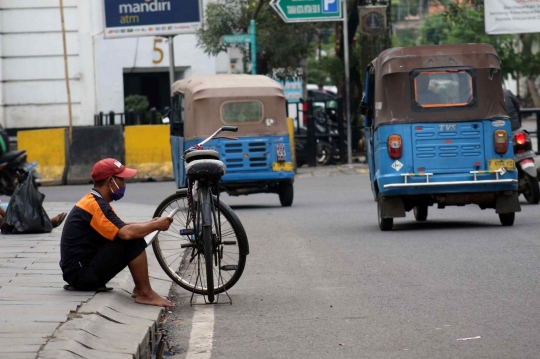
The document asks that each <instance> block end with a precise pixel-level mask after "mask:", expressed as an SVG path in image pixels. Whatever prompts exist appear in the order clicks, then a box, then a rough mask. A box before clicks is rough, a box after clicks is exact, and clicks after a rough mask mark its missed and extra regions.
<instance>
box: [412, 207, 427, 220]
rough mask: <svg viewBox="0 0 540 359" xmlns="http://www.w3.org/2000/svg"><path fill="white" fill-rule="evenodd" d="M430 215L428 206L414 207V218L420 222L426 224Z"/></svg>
mask: <svg viewBox="0 0 540 359" xmlns="http://www.w3.org/2000/svg"><path fill="white" fill-rule="evenodd" d="M427 215H428V206H425V205H422V206H416V207H414V218H415V219H416V220H417V221H418V222H424V221H425V220H426V219H427Z"/></svg>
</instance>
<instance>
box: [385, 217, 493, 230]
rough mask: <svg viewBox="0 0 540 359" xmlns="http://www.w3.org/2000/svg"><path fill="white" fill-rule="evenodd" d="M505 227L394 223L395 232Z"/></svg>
mask: <svg viewBox="0 0 540 359" xmlns="http://www.w3.org/2000/svg"><path fill="white" fill-rule="evenodd" d="M493 227H501V228H502V227H503V226H502V225H500V224H493V223H486V222H463V221H452V222H450V221H448V222H447V221H429V220H428V221H426V222H408V223H394V227H393V231H418V230H434V229H435V230H441V229H456V230H461V229H464V228H493Z"/></svg>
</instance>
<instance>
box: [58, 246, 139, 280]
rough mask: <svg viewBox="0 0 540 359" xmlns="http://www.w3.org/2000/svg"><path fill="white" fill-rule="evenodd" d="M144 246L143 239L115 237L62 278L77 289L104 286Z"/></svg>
mask: <svg viewBox="0 0 540 359" xmlns="http://www.w3.org/2000/svg"><path fill="white" fill-rule="evenodd" d="M145 248H146V242H145V240H144V239H135V240H130V241H123V240H121V239H118V238H117V239H115V240H114V241H110V242H107V243H106V244H105V245H104V246H103V247H101V248H100V249H99V251H98V252H97V253H96V255H95V256H94V257H93V258H92V259H91V260H90V261H89V262H88V263H87V264H86V265H84V266H83V267H82V268H80V269H79V270H77V271H76V272H74V273H70V275H69V276H64V280H65V281H66V282H68V283H69V285H71V286H73V287H75V288H77V289H79V290H94V289H96V288H99V287H104V286H105V284H106V283H107V282H108V281H110V280H111V279H113V278H114V276H116V275H117V274H118V273H120V272H121V271H122V270H123V269H124V268H126V267H127V265H128V264H129V263H130V262H131V261H132V260H134V259H135V258H137V257H138V256H139V255H140V254H141V253H142V252H143V251H144V250H145ZM66 277H67V278H66Z"/></svg>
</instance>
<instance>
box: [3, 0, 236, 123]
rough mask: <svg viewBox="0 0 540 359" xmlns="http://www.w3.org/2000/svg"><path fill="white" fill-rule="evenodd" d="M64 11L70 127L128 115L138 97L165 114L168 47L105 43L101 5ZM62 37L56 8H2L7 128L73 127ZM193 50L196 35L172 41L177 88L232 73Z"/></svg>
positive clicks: (71, 4) (71, 1)
mask: <svg viewBox="0 0 540 359" xmlns="http://www.w3.org/2000/svg"><path fill="white" fill-rule="evenodd" d="M63 3H64V17H65V29H66V43H67V54H68V56H67V58H68V67H69V84H70V89H71V101H72V113H73V125H74V126H85V125H92V124H93V123H94V115H95V114H97V113H99V112H105V113H108V112H109V111H114V112H116V113H122V112H124V98H125V97H126V96H128V95H133V94H139V95H145V96H147V97H148V98H149V102H150V107H155V108H156V109H157V110H158V111H161V110H163V108H164V107H165V106H166V105H167V104H168V97H169V95H170V90H169V89H170V84H169V46H168V43H167V41H168V39H167V38H163V37H154V36H146V37H133V38H121V39H105V38H104V35H103V34H104V33H103V31H104V16H103V0H64V1H63ZM203 5H206V4H203ZM203 8H204V7H203ZM61 29H62V27H61V13H60V7H59V0H24V1H21V0H0V124H1V125H2V126H3V127H4V128H7V129H19V128H40V127H63V126H68V125H69V116H68V97H67V87H66V80H65V70H64V69H65V67H64V51H63V41H62V31H61ZM196 44H197V39H196V36H195V35H194V34H186V35H177V36H176V37H175V38H174V57H175V80H178V79H182V78H185V77H189V76H193V75H202V74H215V73H229V72H231V61H230V59H229V55H228V54H226V53H223V54H220V55H219V56H217V57H211V56H208V55H206V54H205V53H204V52H203V50H202V49H200V48H198V47H197V45H196ZM233 66H234V65H233Z"/></svg>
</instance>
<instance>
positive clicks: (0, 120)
mask: <svg viewBox="0 0 540 359" xmlns="http://www.w3.org/2000/svg"><path fill="white" fill-rule="evenodd" d="M1 18H2V10H1V9H0V19H1ZM2 30H3V27H2V22H1V21H0V125H2V127H6V124H5V123H4V92H3V91H2V90H3V88H4V83H3V82H2V81H3V80H4V77H3V75H2V71H3V69H4V67H3V65H2V32H3V31H2Z"/></svg>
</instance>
